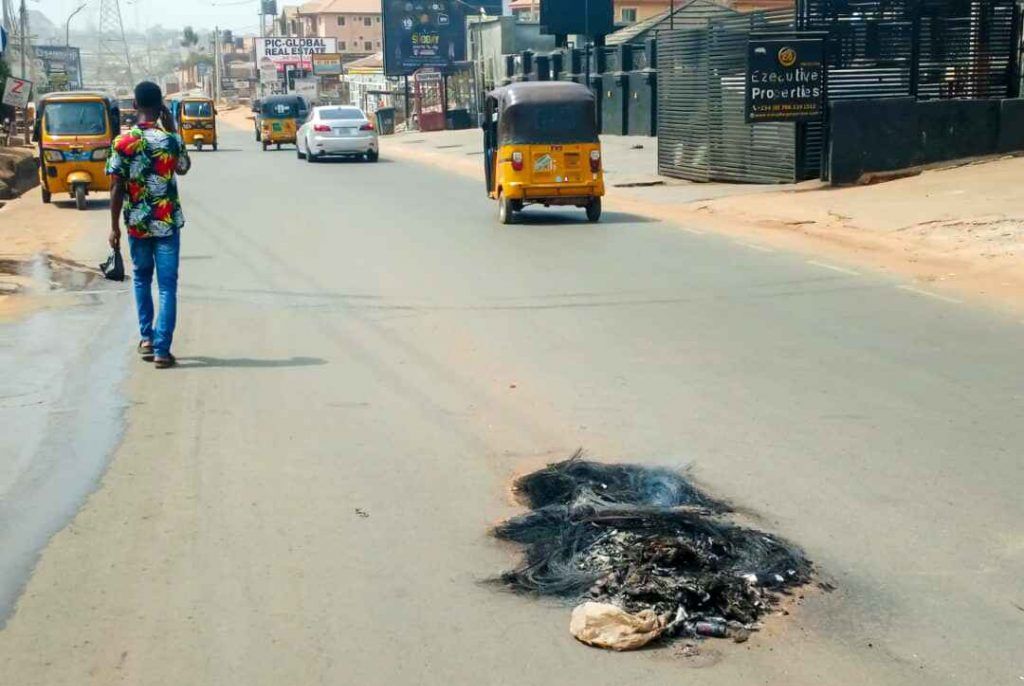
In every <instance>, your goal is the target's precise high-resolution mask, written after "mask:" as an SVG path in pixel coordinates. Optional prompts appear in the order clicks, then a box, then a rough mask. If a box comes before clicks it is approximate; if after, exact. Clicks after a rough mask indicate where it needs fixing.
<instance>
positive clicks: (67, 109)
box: [45, 102, 107, 136]
mask: <svg viewBox="0 0 1024 686" xmlns="http://www.w3.org/2000/svg"><path fill="white" fill-rule="evenodd" d="M45 119H46V133H49V134H52V135H55V136H76V135H77V136H97V135H100V134H103V133H106V132H107V117H106V107H104V105H103V103H99V102H54V103H50V104H48V105H46V113H45Z"/></svg>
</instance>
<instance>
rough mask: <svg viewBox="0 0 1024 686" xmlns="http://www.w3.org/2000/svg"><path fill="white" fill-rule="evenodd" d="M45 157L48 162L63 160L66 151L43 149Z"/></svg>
mask: <svg viewBox="0 0 1024 686" xmlns="http://www.w3.org/2000/svg"><path fill="white" fill-rule="evenodd" d="M43 159H44V160H46V161H47V162H63V161H64V153H62V152H61V151H60V150H43Z"/></svg>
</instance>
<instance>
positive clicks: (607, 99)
mask: <svg viewBox="0 0 1024 686" xmlns="http://www.w3.org/2000/svg"><path fill="white" fill-rule="evenodd" d="M628 83H629V81H628V78H627V77H626V76H625V75H624V74H602V75H601V93H600V96H601V101H602V104H601V114H602V119H601V133H603V134H609V135H613V136H623V135H625V134H626V132H627V131H628V128H627V127H628V124H627V121H628V119H627V117H628V116H629V114H628V111H627V109H626V108H627V107H628V104H629V103H628V100H627V97H628V96H627V93H626V86H627V85H628Z"/></svg>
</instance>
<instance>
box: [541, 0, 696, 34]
mask: <svg viewBox="0 0 1024 686" xmlns="http://www.w3.org/2000/svg"><path fill="white" fill-rule="evenodd" d="M685 4H686V3H685V2H680V3H678V4H677V5H676V6H677V7H682V6H683V5H685ZM581 10H582V11H581ZM540 30H541V33H546V34H550V35H562V36H565V35H569V34H575V35H580V36H606V35H608V34H609V33H612V32H613V31H615V10H614V8H613V6H612V0H587V2H586V4H585V6H583V7H581V3H580V2H579V0H540Z"/></svg>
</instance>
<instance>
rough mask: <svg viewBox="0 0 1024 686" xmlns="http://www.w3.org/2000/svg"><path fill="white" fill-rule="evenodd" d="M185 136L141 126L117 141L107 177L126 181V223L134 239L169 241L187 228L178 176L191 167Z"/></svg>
mask: <svg viewBox="0 0 1024 686" xmlns="http://www.w3.org/2000/svg"><path fill="white" fill-rule="evenodd" d="M189 164H190V161H189V158H188V152H187V151H186V150H185V143H184V142H183V141H182V139H181V136H179V135H178V134H176V133H168V132H167V131H164V130H163V129H161V128H159V127H157V126H156V125H155V124H148V123H147V124H138V125H136V126H133V127H132V128H131V130H129V131H128V133H124V134H121V135H120V136H118V137H117V138H115V139H114V143H113V145H112V146H111V149H110V155H109V156H108V157H107V174H108V175H109V176H116V177H118V178H120V179H123V180H124V182H125V199H124V223H125V225H126V226H127V228H128V235H130V236H132V237H134V238H165V237H167V236H172V235H174V232H175V231H177V230H178V229H180V228H181V227H183V226H184V225H185V217H184V215H183V214H182V213H181V202H180V201H179V200H178V183H177V180H176V179H175V175H176V174H183V173H185V172H187V171H188V168H189Z"/></svg>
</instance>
